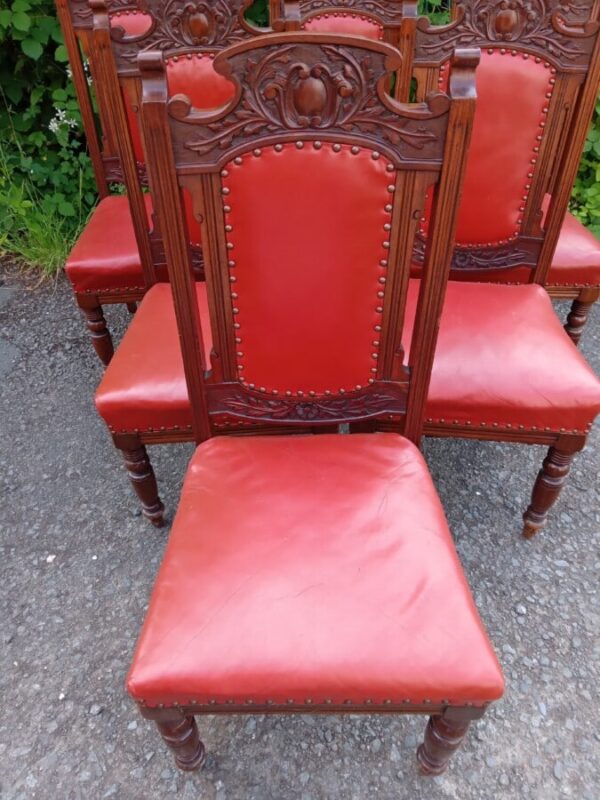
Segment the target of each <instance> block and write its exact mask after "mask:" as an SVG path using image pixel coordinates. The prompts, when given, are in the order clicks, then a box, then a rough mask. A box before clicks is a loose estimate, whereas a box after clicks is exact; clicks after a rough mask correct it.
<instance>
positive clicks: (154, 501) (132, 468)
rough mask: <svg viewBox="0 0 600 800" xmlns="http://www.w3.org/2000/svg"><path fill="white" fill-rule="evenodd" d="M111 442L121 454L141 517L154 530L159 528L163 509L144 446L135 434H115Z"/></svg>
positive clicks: (163, 521)
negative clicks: (147, 521) (139, 507)
mask: <svg viewBox="0 0 600 800" xmlns="http://www.w3.org/2000/svg"><path fill="white" fill-rule="evenodd" d="M113 441H114V443H115V445H116V446H117V447H118V448H119V450H120V451H121V452H122V454H123V460H124V461H125V466H126V468H127V472H128V474H129V478H130V479H131V483H132V485H133V488H134V490H135V493H136V494H137V496H138V498H139V500H140V502H141V504H142V513H143V515H144V516H145V517H146V519H149V520H150V522H151V523H152V524H153V525H154V526H155V527H156V528H161V527H162V526H163V525H164V524H165V507H164V505H163V504H162V501H161V499H160V497H159V496H158V486H157V483H156V476H155V474H154V470H153V469H152V464H151V463H150V459H149V457H148V452H147V450H146V448H145V446H144V445H143V443H142V441H141V439H140V438H139V436H137V435H135V434H122V435H121V434H115V435H113Z"/></svg>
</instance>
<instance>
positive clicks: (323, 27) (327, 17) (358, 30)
mask: <svg viewBox="0 0 600 800" xmlns="http://www.w3.org/2000/svg"><path fill="white" fill-rule="evenodd" d="M302 29H303V30H305V31H318V32H319V33H349V34H352V35H354V36H364V37H366V38H367V39H383V28H382V27H381V25H378V24H377V23H376V22H375V21H374V20H371V19H367V18H361V17H359V16H350V15H349V13H348V12H345V13H342V12H338V13H323V14H319V16H318V17H313V18H312V19H309V20H307V21H306V22H305V23H304V25H303V26H302Z"/></svg>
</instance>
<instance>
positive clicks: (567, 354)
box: [405, 280, 600, 431]
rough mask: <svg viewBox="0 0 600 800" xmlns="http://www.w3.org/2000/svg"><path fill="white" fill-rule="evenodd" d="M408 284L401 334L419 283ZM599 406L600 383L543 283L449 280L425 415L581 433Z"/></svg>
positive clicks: (408, 323) (411, 314)
mask: <svg viewBox="0 0 600 800" xmlns="http://www.w3.org/2000/svg"><path fill="white" fill-rule="evenodd" d="M410 283H411V285H410V288H409V294H410V299H409V302H408V305H407V319H406V324H405V337H406V338H408V336H407V332H408V331H409V329H410V327H411V326H412V319H413V318H414V312H415V306H416V297H417V292H418V285H419V284H418V281H416V280H412V281H411V282H410ZM599 411H600V381H599V380H598V378H597V377H596V375H595V374H594V372H593V370H592V369H591V367H590V366H589V365H588V363H587V362H586V360H585V359H584V358H583V356H582V355H581V353H580V352H579V350H578V349H577V348H576V347H575V345H574V344H573V343H572V342H571V340H570V339H569V337H568V336H567V334H566V333H565V332H564V330H563V328H562V325H561V323H560V321H559V319H558V317H557V316H556V313H555V311H554V309H553V307H552V302H551V301H550V298H549V297H548V295H547V293H546V292H545V290H544V289H542V287H540V286H536V285H533V284H529V285H525V286H500V285H495V286H494V285H490V284H484V283H461V284H457V283H454V282H450V283H449V284H448V294H447V297H446V303H445V305H444V312H443V314H442V320H441V325H440V332H439V338H438V346H437V350H436V354H435V361H434V366H433V370H432V375H431V384H430V387H429V395H428V399H427V407H426V413H427V417H430V418H433V419H434V420H436V421H438V420H441V419H444V420H445V421H446V422H448V423H453V422H454V421H455V420H457V421H458V422H459V423H465V422H471V423H473V425H479V424H481V423H482V422H483V423H486V424H487V426H488V427H490V426H491V425H492V423H493V422H499V423H501V424H502V425H503V426H506V425H507V424H510V425H512V426H513V427H515V428H516V427H518V426H519V425H523V426H524V427H525V428H527V429H531V428H533V427H537V428H538V429H544V428H547V427H548V428H551V429H552V430H556V431H558V430H560V429H562V428H564V429H566V430H574V429H577V430H585V428H586V427H587V425H588V424H589V423H591V422H592V421H593V420H594V418H595V416H596V415H597V414H598V412H599Z"/></svg>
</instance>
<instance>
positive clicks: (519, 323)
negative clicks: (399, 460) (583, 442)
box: [96, 281, 600, 431]
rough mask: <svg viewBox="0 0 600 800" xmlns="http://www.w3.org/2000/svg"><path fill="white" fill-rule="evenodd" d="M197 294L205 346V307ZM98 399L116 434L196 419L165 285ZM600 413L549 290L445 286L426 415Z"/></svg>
mask: <svg viewBox="0 0 600 800" xmlns="http://www.w3.org/2000/svg"><path fill="white" fill-rule="evenodd" d="M417 287H418V283H417V281H411V287H410V292H409V303H408V308H407V323H408V324H407V330H408V325H410V326H412V319H413V316H414V308H415V302H416V292H417ZM198 291H199V292H201V288H200V287H198ZM200 296H201V297H202V305H201V316H202V317H203V319H204V323H203V330H204V331H205V336H204V341H205V346H206V348H207V350H208V349H209V347H210V339H209V333H208V331H209V326H208V313H207V311H206V305H205V301H204V295H200ZM149 298H151V302H150V303H149V302H148V299H149ZM157 331H160V336H157ZM405 339H406V337H405ZM406 344H407V345H408V343H406ZM96 404H97V407H98V411H99V412H100V414H101V416H102V417H103V418H104V420H105V421H106V423H107V424H108V425H109V427H110V428H111V430H115V431H120V430H134V429H136V428H137V429H140V430H147V429H149V428H153V429H156V428H160V427H165V428H173V427H180V428H183V427H186V426H189V425H190V423H191V419H190V413H189V405H188V400H187V390H186V385H185V380H184V375H183V364H182V361H181V354H180V350H179V340H178V337H177V328H176V323H175V315H174V311H173V306H172V300H171V295H170V291H169V289H168V287H166V286H157V287H154V288H153V289H152V290H151V292H149V293H148V295H146V298H145V299H144V301H143V303H141V305H140V307H139V309H138V311H137V313H136V315H135V317H134V319H133V321H132V323H131V325H130V327H129V330H128V331H127V333H126V334H125V336H124V338H123V341H122V342H121V345H120V346H119V348H118V349H117V352H116V353H115V355H114V357H113V359H112V361H111V363H110V364H109V366H108V367H107V369H106V372H105V373H104V378H103V380H102V383H101V384H100V387H99V389H98V392H97V395H96ZM598 411H600V382H599V381H598V379H597V378H596V376H595V375H594V373H593V371H592V370H591V368H590V367H589V366H588V364H587V362H586V361H585V359H584V358H583V356H582V355H581V354H580V353H579V351H578V350H577V348H576V347H575V346H574V345H573V344H572V342H571V341H570V339H569V338H568V337H567V335H566V334H565V332H564V331H563V329H562V326H561V323H560V321H559V320H558V317H557V316H556V314H555V312H554V309H553V308H552V304H551V302H550V300H549V298H548V296H547V295H546V293H545V292H544V290H543V289H541V288H540V287H537V286H531V285H529V286H498V285H491V284H482V283H456V282H450V283H449V284H448V294H447V298H446V305H445V308H444V314H443V317H442V323H441V328H440V335H439V339H438V348H437V352H436V358H435V363H434V367H433V374H432V381H431V386H430V391H429V399H428V402H427V416H428V417H429V418H432V419H435V420H437V421H439V420H441V419H444V420H445V421H447V422H449V423H452V422H453V421H454V420H458V421H459V422H460V423H467V422H470V423H472V424H473V425H480V424H481V423H482V422H485V423H486V424H487V425H488V426H490V427H491V426H492V423H494V422H497V423H500V424H501V425H502V427H504V426H507V425H511V426H515V427H518V426H519V425H523V426H524V427H526V428H527V429H531V428H533V427H534V426H535V427H536V428H538V429H540V428H546V427H550V428H551V429H552V430H556V431H558V430H560V429H561V428H566V429H568V430H573V429H577V430H585V428H586V427H587V425H588V424H590V423H591V422H592V421H593V419H594V417H595V416H596V414H597V413H598Z"/></svg>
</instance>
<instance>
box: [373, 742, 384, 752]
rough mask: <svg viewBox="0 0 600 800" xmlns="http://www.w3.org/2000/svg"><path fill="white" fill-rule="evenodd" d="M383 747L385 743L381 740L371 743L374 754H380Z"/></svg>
mask: <svg viewBox="0 0 600 800" xmlns="http://www.w3.org/2000/svg"><path fill="white" fill-rule="evenodd" d="M382 747H383V743H382V741H381V739H373V741H372V742H371V750H372V751H373V752H374V753H379V751H380V750H381V748H382Z"/></svg>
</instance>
